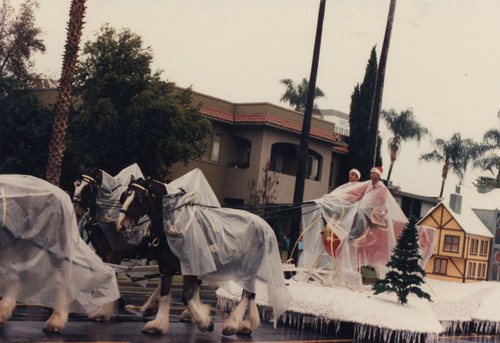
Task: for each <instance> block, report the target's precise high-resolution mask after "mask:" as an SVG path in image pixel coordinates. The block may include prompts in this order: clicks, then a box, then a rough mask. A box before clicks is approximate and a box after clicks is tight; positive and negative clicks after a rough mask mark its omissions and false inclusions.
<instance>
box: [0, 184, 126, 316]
mask: <svg viewBox="0 0 500 343" xmlns="http://www.w3.org/2000/svg"><path fill="white" fill-rule="evenodd" d="M61 280H62V285H63V286H62V287H63V290H64V291H65V293H66V298H67V300H68V301H67V306H68V311H69V312H80V313H84V312H85V313H90V312H92V311H94V310H96V309H97V308H98V307H99V306H100V305H102V304H106V303H109V302H111V301H114V300H116V299H118V298H119V296H120V294H119V291H118V284H117V282H116V276H115V272H114V271H113V269H112V268H110V267H108V266H106V265H105V264H104V263H103V262H102V261H101V259H100V258H99V257H98V256H97V255H96V254H95V253H94V252H93V251H92V250H91V249H90V248H89V247H88V246H87V245H86V244H85V242H84V241H83V240H82V239H81V238H80V235H79V233H78V227H77V224H76V218H75V214H74V210H73V204H72V203H71V199H70V197H69V196H68V195H67V194H66V193H65V192H64V191H63V190H61V189H60V188H58V187H55V186H53V185H52V184H50V183H48V182H46V181H44V180H41V179H38V178H35V177H33V176H28V175H0V296H4V295H5V293H6V292H7V291H8V290H9V289H10V290H11V291H12V288H13V287H12V285H16V287H17V289H16V291H17V292H18V294H17V299H18V301H22V302H30V303H36V304H39V305H42V306H46V307H50V308H54V306H55V302H56V298H57V297H56V296H55V295H56V288H57V285H58V284H60V283H58V282H57V281H61Z"/></svg>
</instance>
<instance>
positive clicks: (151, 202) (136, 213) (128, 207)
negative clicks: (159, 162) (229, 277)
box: [116, 178, 167, 236]
mask: <svg viewBox="0 0 500 343" xmlns="http://www.w3.org/2000/svg"><path fill="white" fill-rule="evenodd" d="M166 193H167V192H166V189H165V186H164V185H163V184H161V183H159V182H157V181H153V180H150V179H148V180H144V179H143V178H139V179H137V180H132V181H131V182H130V184H129V186H128V188H127V189H126V190H125V191H124V192H123V193H122V195H121V197H120V202H121V203H122V208H121V210H120V215H119V216H118V220H117V221H116V229H117V230H118V231H119V232H121V233H122V234H124V235H126V236H128V235H131V234H133V231H134V226H135V225H136V224H137V222H138V221H139V219H140V218H141V217H142V216H144V215H148V216H149V217H150V219H151V220H152V221H153V223H154V222H155V221H157V220H159V221H160V222H161V220H162V219H161V213H162V211H161V203H162V197H163V195H165V194H166Z"/></svg>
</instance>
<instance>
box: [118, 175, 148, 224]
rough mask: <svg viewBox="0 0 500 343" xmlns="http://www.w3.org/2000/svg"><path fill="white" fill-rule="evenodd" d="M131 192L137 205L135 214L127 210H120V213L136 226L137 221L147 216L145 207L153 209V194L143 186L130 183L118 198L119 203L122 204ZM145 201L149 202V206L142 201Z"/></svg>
mask: <svg viewBox="0 0 500 343" xmlns="http://www.w3.org/2000/svg"><path fill="white" fill-rule="evenodd" d="M131 192H134V193H135V196H136V198H135V201H136V202H137V203H138V206H137V210H136V211H135V212H136V213H132V212H130V211H129V210H128V209H127V210H124V209H123V208H121V209H120V212H121V213H123V214H125V215H126V216H128V217H129V218H130V219H132V222H133V223H134V224H135V225H137V223H138V221H139V219H140V218H141V217H142V216H143V215H145V214H147V205H149V206H150V207H151V208H153V204H152V202H153V198H154V194H153V193H152V192H151V191H150V189H149V188H146V187H144V186H141V185H139V184H137V183H134V182H132V183H131V184H130V185H129V186H128V189H127V190H126V191H125V192H123V193H122V195H121V196H120V203H121V204H124V203H125V200H126V198H127V197H129V196H130V195H131ZM145 199H148V200H149V204H146V202H145V201H144V200H145Z"/></svg>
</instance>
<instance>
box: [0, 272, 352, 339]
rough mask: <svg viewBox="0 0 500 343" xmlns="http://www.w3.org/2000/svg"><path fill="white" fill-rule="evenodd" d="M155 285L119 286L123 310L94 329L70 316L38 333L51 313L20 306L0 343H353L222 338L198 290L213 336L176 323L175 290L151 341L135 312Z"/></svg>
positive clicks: (306, 335) (219, 316)
mask: <svg viewBox="0 0 500 343" xmlns="http://www.w3.org/2000/svg"><path fill="white" fill-rule="evenodd" d="M154 286H155V285H151V286H149V287H148V288H146V289H144V288H141V287H137V286H133V285H129V284H127V283H125V284H124V283H123V282H122V283H121V285H120V289H121V290H122V295H123V298H124V301H125V304H127V307H126V308H125V309H123V310H121V311H120V313H119V314H117V315H116V317H115V318H114V320H113V321H111V322H109V323H94V322H90V321H88V320H87V318H86V316H83V315H75V314H70V317H69V321H68V324H67V325H66V326H65V327H64V329H63V330H62V331H61V333H60V334H46V333H44V332H43V328H44V326H45V321H46V320H47V319H48V318H49V316H50V310H49V309H46V308H42V307H39V306H34V305H27V304H19V305H18V306H17V307H16V309H15V311H14V315H13V317H12V318H11V319H10V320H9V321H8V322H7V323H6V324H5V326H4V327H3V328H2V329H0V343H4V342H9V343H10V342H134V343H135V342H137V343H139V342H145V343H152V342H154V343H157V342H171V343H191V342H192V343H198V342H200V343H211V342H353V341H354V340H352V339H348V340H338V339H337V338H335V335H334V334H320V333H317V332H314V331H312V330H299V329H294V328H290V327H285V326H279V327H278V328H277V329H274V327H273V326H272V325H271V324H268V323H263V324H262V325H261V327H259V328H258V329H257V330H255V331H254V332H253V333H252V335H251V336H237V335H235V336H229V337H228V336H224V335H223V334H222V331H221V324H222V322H223V321H224V320H225V319H226V317H227V313H224V312H222V311H219V310H217V309H216V302H217V299H216V296H215V289H214V288H211V287H207V286H202V290H201V293H200V296H201V299H202V301H203V302H205V303H208V304H209V305H210V306H211V307H212V309H213V312H212V317H213V319H214V326H215V328H214V331H213V332H200V331H199V330H198V328H197V327H196V326H195V325H193V324H191V323H181V322H180V321H179V318H180V314H181V312H182V310H183V309H184V308H183V306H182V304H181V301H180V294H181V290H180V285H177V287H175V288H174V290H173V291H172V297H173V300H172V307H171V315H170V327H169V332H168V333H167V334H166V335H163V336H152V335H148V334H144V333H142V332H141V329H142V327H143V326H144V324H145V323H146V322H147V321H149V320H151V319H152V318H153V317H149V318H144V317H143V316H142V314H141V313H140V312H139V307H140V305H142V304H143V303H144V302H145V301H146V299H147V297H148V296H149V294H150V293H151V292H152V290H153V289H154Z"/></svg>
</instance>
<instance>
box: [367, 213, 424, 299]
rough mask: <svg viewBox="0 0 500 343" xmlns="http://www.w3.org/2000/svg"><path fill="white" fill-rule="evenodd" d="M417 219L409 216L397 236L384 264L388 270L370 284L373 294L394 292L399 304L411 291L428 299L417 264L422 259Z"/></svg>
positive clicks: (422, 272) (419, 267)
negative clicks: (423, 289) (396, 240)
mask: <svg viewBox="0 0 500 343" xmlns="http://www.w3.org/2000/svg"><path fill="white" fill-rule="evenodd" d="M416 222H417V219H416V218H415V217H414V216H411V217H410V219H409V221H408V223H407V224H406V227H405V228H404V229H403V232H402V233H401V235H400V236H399V238H398V243H397V245H396V247H394V250H393V253H392V255H391V259H390V260H389V262H388V263H387V264H386V267H388V268H389V271H388V272H387V274H386V275H385V278H384V279H380V280H377V281H376V282H375V284H374V285H373V286H372V289H373V290H374V291H375V294H379V293H383V292H393V293H396V295H397V297H398V300H399V302H400V303H401V304H406V303H407V302H408V295H409V294H410V293H413V294H415V295H417V296H418V297H419V298H424V299H427V300H429V301H432V300H431V296H430V295H429V294H428V293H426V292H424V291H422V289H421V288H420V285H421V284H422V283H424V280H423V277H425V275H426V274H425V270H424V269H423V268H422V267H421V266H420V265H419V264H418V261H419V260H421V259H422V256H421V255H420V252H419V245H418V232H417V228H416Z"/></svg>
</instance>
